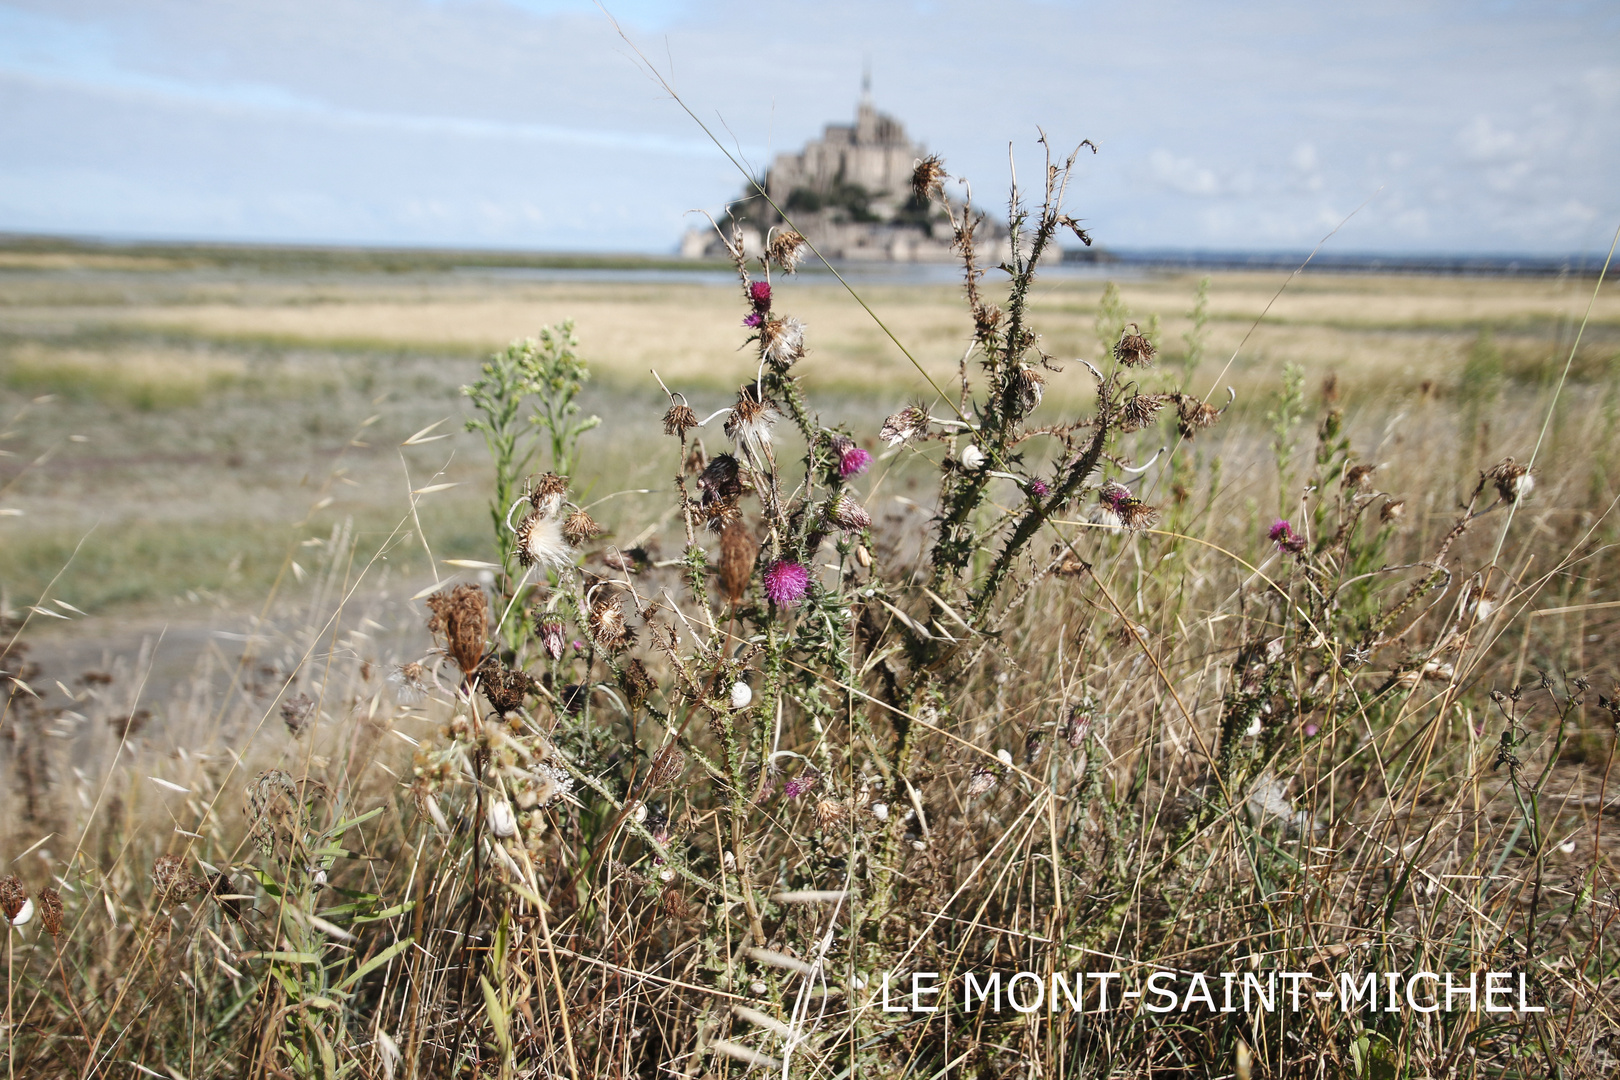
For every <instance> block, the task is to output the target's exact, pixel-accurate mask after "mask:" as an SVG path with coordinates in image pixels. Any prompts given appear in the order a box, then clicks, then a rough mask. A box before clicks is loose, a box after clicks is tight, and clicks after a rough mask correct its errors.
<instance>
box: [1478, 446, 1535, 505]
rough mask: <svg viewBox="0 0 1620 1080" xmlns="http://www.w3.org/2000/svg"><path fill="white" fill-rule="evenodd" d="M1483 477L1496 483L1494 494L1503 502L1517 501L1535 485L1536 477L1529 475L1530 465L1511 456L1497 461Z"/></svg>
mask: <svg viewBox="0 0 1620 1080" xmlns="http://www.w3.org/2000/svg"><path fill="white" fill-rule="evenodd" d="M1485 477H1486V479H1488V480H1490V481H1491V483H1493V484H1495V485H1496V494H1497V495H1498V496H1500V497H1501V499H1502V501H1503V502H1505V503H1516V502H1518V501H1519V500H1520V499H1522V498H1524V497H1525V496H1526V495H1528V494H1530V492H1531V490H1532V489H1533V488H1534V487H1535V486H1536V478H1535V477H1534V476H1532V475H1530V467H1529V466H1527V465H1520V464H1519V463H1518V462H1517V461H1514V460H1513V459H1512V458H1511V457H1506V458H1503V459H1502V460H1501V461H1499V462H1497V463H1496V464H1495V465H1494V466H1492V467H1491V471H1490V472H1488V473H1486V474H1485Z"/></svg>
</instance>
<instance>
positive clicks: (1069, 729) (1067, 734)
mask: <svg viewBox="0 0 1620 1080" xmlns="http://www.w3.org/2000/svg"><path fill="white" fill-rule="evenodd" d="M1091 716H1092V713H1091V703H1090V702H1089V701H1088V702H1086V703H1085V704H1083V705H1076V706H1074V707H1073V708H1071V709H1070V710H1069V719H1068V720H1067V721H1066V722H1065V723H1064V725H1063V737H1064V739H1066V740H1068V743H1069V745H1070V746H1072V747H1074V748H1075V749H1076V750H1078V749H1080V747H1081V746H1082V745H1084V743H1085V741H1086V736H1087V735H1090V734H1091Z"/></svg>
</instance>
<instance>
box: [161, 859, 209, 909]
mask: <svg viewBox="0 0 1620 1080" xmlns="http://www.w3.org/2000/svg"><path fill="white" fill-rule="evenodd" d="M152 884H153V885H155V886H157V902H158V904H159V905H160V906H162V907H170V906H173V905H175V904H183V903H185V902H186V901H187V900H190V899H191V898H192V897H194V896H196V895H197V894H198V893H200V892H202V891H203V889H204V888H205V886H204V884H203V883H202V882H201V881H200V880H198V879H197V878H196V877H194V876H192V875H191V874H190V873H189V872H187V870H186V860H185V859H184V858H183V857H181V856H179V855H159V856H158V859H157V862H156V863H154V864H153V865H152Z"/></svg>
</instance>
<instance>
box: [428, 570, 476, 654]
mask: <svg viewBox="0 0 1620 1080" xmlns="http://www.w3.org/2000/svg"><path fill="white" fill-rule="evenodd" d="M427 605H428V610H429V611H431V612H432V613H433V614H432V615H431V616H430V617H429V618H428V622H427V628H428V633H430V634H436V635H438V636H440V637H443V638H444V639H445V650H446V651H447V652H448V653H449V654H450V658H451V659H453V660H454V661H455V662H456V666H457V667H459V668H460V669H461V671H462V674H464V675H471V674H472V673H473V672H474V671H476V670H477V669H478V664H479V662H480V661H481V660H482V659H483V657H484V643H485V642H486V641H487V640H488V638H489V600H488V598H487V597H485V596H484V590H483V589H481V588H479V587H478V586H477V585H472V584H461V585H457V586H456V587H455V588H453V589H444V590H442V591H440V592H436V593H434V594H433V595H432V596H430V597H428V598H427Z"/></svg>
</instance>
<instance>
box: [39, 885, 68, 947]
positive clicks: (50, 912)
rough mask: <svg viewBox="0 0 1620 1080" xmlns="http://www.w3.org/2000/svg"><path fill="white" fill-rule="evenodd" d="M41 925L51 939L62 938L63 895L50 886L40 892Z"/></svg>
mask: <svg viewBox="0 0 1620 1080" xmlns="http://www.w3.org/2000/svg"><path fill="white" fill-rule="evenodd" d="M39 925H40V928H41V929H43V930H44V931H45V932H46V933H47V934H49V935H51V937H61V936H62V894H61V893H59V892H57V891H56V890H55V889H53V888H51V887H50V886H48V885H47V886H46V887H45V888H43V889H41V890H39Z"/></svg>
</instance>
